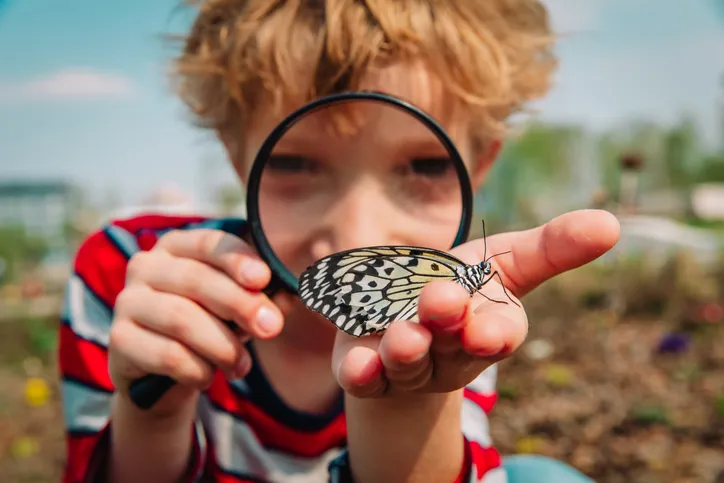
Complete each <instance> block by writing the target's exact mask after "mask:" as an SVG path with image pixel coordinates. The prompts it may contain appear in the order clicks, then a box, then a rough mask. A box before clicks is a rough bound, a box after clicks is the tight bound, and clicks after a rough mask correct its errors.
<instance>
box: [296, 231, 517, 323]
mask: <svg viewBox="0 0 724 483" xmlns="http://www.w3.org/2000/svg"><path fill="white" fill-rule="evenodd" d="M483 243H484V250H483V260H482V261H481V262H480V263H477V264H473V265H468V264H466V263H465V262H463V261H462V260H459V259H458V258H456V257H454V256H452V255H450V254H448V253H445V252H442V251H439V250H435V249H432V248H423V247H414V246H373V247H364V248H355V249H352V250H345V251H341V252H337V253H333V254H332V255H328V256H326V257H324V258H321V259H320V260H318V261H316V262H315V263H314V264H312V265H310V266H309V267H307V269H306V270H305V271H304V272H303V273H302V275H301V276H300V278H299V296H300V298H301V300H302V302H303V303H304V305H306V306H307V308H309V309H311V310H313V311H315V312H318V313H320V314H322V315H323V316H324V317H326V318H327V319H329V320H330V321H331V322H332V323H334V325H336V326H337V327H338V328H339V329H341V330H343V331H344V332H346V333H348V334H350V335H352V336H355V337H362V336H366V335H370V334H375V333H381V332H384V331H385V330H387V328H388V327H389V325H390V324H391V323H392V322H393V321H395V320H415V318H416V317H417V305H418V301H419V295H420V292H422V289H423V288H424V287H425V285H426V284H427V283H429V282H431V281H433V280H452V281H453V282H457V283H458V284H460V285H461V286H462V287H463V288H465V289H466V290H467V291H468V293H469V294H470V296H471V297H472V296H473V295H474V294H476V293H480V294H481V295H482V296H483V297H485V298H487V299H488V300H490V301H492V302H496V303H507V302H505V301H499V300H493V299H491V298H490V297H488V296H487V295H485V294H483V293H482V292H481V289H482V288H483V287H484V286H485V285H486V284H487V283H488V282H490V281H491V280H493V278H496V277H497V279H498V281H499V282H500V285H501V286H502V287H503V292H504V293H505V295H506V296H507V297H508V298H509V299H510V301H511V302H513V303H514V304H515V305H517V306H519V307H520V305H519V304H518V303H517V302H515V300H513V299H512V298H511V297H510V295H508V292H507V290H505V285H504V284H503V280H502V278H501V277H500V274H499V273H498V272H497V271H493V267H492V264H491V263H490V260H491V259H492V258H493V257H497V256H499V255H504V254H506V253H510V251H507V252H501V253H496V254H495V255H492V256H490V257H489V258H486V256H487V242H486V240H485V221H483Z"/></svg>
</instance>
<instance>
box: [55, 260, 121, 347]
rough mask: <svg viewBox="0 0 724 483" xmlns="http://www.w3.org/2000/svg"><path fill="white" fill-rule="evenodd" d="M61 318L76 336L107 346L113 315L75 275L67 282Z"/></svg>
mask: <svg viewBox="0 0 724 483" xmlns="http://www.w3.org/2000/svg"><path fill="white" fill-rule="evenodd" d="M63 318H64V319H66V320H68V321H69V322H70V327H71V329H72V330H73V332H75V333H76V334H78V336H80V337H82V338H83V339H86V340H90V341H93V342H96V343H98V344H100V345H102V346H103V347H107V346H108V338H109V332H110V328H111V322H112V321H113V315H112V313H111V311H110V310H108V307H107V306H106V305H105V304H104V303H103V302H102V301H100V300H98V298H97V297H96V296H95V295H94V294H93V292H91V291H90V290H89V289H88V287H87V286H86V284H85V283H83V280H81V279H80V278H79V277H78V276H77V275H76V274H71V276H70V279H69V280H68V284H67V287H66V294H65V304H64V308H63Z"/></svg>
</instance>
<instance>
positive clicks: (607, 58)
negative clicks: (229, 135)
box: [0, 0, 724, 202]
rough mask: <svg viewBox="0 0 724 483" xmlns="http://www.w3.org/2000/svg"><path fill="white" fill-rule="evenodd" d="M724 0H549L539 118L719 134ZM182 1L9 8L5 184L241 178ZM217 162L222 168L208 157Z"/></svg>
mask: <svg viewBox="0 0 724 483" xmlns="http://www.w3.org/2000/svg"><path fill="white" fill-rule="evenodd" d="M719 1H722V0H687V1H682V0H546V4H547V5H548V7H549V9H550V13H551V16H552V21H553V25H554V28H555V29H556V31H557V32H559V33H561V34H563V37H562V40H561V42H560V44H559V48H558V55H559V58H560V68H559V71H558V74H557V77H556V84H555V86H554V88H553V91H552V92H551V93H550V94H549V96H548V97H547V98H546V99H545V100H543V101H542V102H539V103H538V104H537V105H536V106H535V107H536V108H537V109H538V110H539V111H540V117H542V118H543V119H547V120H552V121H557V122H577V123H582V124H584V125H585V126H587V127H588V128H590V129H595V130H601V129H608V128H611V127H613V126H615V125H617V123H621V122H623V121H626V120H630V119H633V118H644V119H650V120H654V121H658V122H662V123H669V122H675V121H676V119H678V118H679V116H680V115H682V114H683V113H687V114H690V115H693V116H694V117H695V119H696V120H697V122H698V123H699V124H700V126H701V128H702V130H703V132H704V134H705V135H706V139H707V140H708V141H709V142H711V143H714V142H715V140H717V139H720V136H721V132H722V126H724V122H723V121H722V120H721V119H720V118H719V112H718V111H719V109H720V107H719V106H720V105H721V102H722V100H723V99H722V93H723V92H724V91H723V90H722V88H721V85H722V78H723V76H724V8H720V6H718V5H717V4H716V3H715V2H719ZM179 3H180V0H153V1H148V0H125V1H123V2H98V1H95V0H65V1H63V2H58V1H57V0H0V181H1V180H11V179H64V180H68V181H71V182H74V183H78V184H80V185H82V186H83V187H84V188H86V189H88V190H89V193H90V194H91V195H92V196H93V197H94V198H95V199H103V198H104V197H110V196H111V195H113V196H119V197H120V198H121V199H122V200H124V201H126V202H134V201H137V200H138V199H140V198H141V197H143V196H144V195H145V194H147V193H148V192H149V191H151V190H152V189H154V188H155V187H156V186H158V185H161V184H165V183H171V184H174V185H177V186H178V187H180V188H181V189H183V190H187V191H188V192H190V193H191V194H192V195H193V196H194V197H195V198H196V199H199V198H201V197H202V194H201V193H202V192H203V188H204V187H205V186H209V184H210V183H212V182H215V181H214V180H217V181H218V180H219V179H226V178H227V177H228V180H229V182H232V181H233V175H232V174H231V171H230V170H229V169H228V168H227V167H225V165H224V160H225V158H224V155H223V153H222V151H221V149H220V147H219V146H218V143H217V142H216V141H215V139H214V138H213V137H212V136H211V135H210V134H209V133H207V132H204V131H201V130H199V129H196V128H194V127H193V126H192V125H191V124H190V122H189V118H188V117H187V115H186V113H185V111H184V109H183V107H182V106H181V105H180V103H179V102H178V101H177V100H176V99H175V98H174V97H173V96H172V95H171V93H170V90H169V89H168V85H167V81H166V78H165V77H164V63H165V62H166V60H167V59H168V58H169V57H170V55H171V54H172V53H173V50H172V49H171V48H170V47H169V46H168V45H167V44H165V43H164V41H163V39H162V35H163V34H165V33H175V32H179V31H183V29H184V28H185V27H187V26H188V24H189V22H190V19H191V15H192V13H193V11H190V10H181V11H180V12H177V13H176V14H173V15H172V13H173V11H174V8H176V7H177V6H178V4H179ZM209 161H214V162H212V163H209Z"/></svg>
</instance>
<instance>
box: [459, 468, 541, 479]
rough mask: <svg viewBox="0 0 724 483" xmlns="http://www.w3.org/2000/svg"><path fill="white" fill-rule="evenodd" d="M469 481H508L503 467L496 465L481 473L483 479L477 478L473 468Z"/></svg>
mask: <svg viewBox="0 0 724 483" xmlns="http://www.w3.org/2000/svg"><path fill="white" fill-rule="evenodd" d="M470 483H508V474H507V473H506V472H505V468H503V467H498V468H494V469H492V470H488V471H487V472H486V473H485V474H484V475H483V479H482V480H478V478H477V475H476V474H475V470H474V469H473V474H472V475H470ZM551 483H553V482H551Z"/></svg>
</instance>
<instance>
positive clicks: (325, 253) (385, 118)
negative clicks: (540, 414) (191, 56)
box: [130, 92, 493, 407]
mask: <svg viewBox="0 0 724 483" xmlns="http://www.w3.org/2000/svg"><path fill="white" fill-rule="evenodd" d="M248 180H249V181H248V186H247V193H248V195H247V213H248V223H249V228H250V235H251V238H252V242H253V245H254V246H255V248H256V249H257V250H258V252H259V254H260V255H261V257H262V258H263V259H264V261H265V262H266V263H267V264H268V265H269V266H270V268H271V269H272V272H273V273H274V280H273V282H272V284H271V285H270V287H268V288H267V290H266V291H265V292H266V293H268V294H271V293H273V292H274V291H275V290H278V289H283V290H286V291H287V292H290V293H292V294H297V293H299V289H300V285H299V284H300V282H299V277H300V276H302V282H301V283H302V285H301V299H302V301H303V302H304V303H305V304H306V305H307V306H308V307H309V308H311V309H313V310H315V311H318V312H320V313H322V314H323V315H325V316H326V317H327V318H329V319H330V320H332V321H333V322H334V323H335V324H336V325H337V326H338V327H339V328H340V329H342V330H345V331H346V332H348V333H351V334H353V335H357V336H359V335H363V334H367V333H373V332H378V331H381V330H384V329H385V328H386V327H387V325H388V324H389V323H390V322H391V321H392V320H393V319H400V318H414V314H415V307H416V300H417V295H419V292H420V291H421V289H422V287H423V286H424V285H425V283H427V282H428V281H430V280H433V279H435V278H436V277H438V276H439V277H440V278H445V277H447V278H448V279H451V280H457V281H459V282H460V283H461V284H463V286H464V287H466V288H469V290H472V291H471V294H472V293H475V292H477V291H478V289H480V288H481V287H482V286H483V285H484V284H485V283H487V282H488V281H489V280H491V279H492V278H491V277H493V272H491V271H490V265H489V263H488V261H487V260H485V261H484V262H483V263H482V264H480V265H477V266H465V265H464V264H462V262H459V261H458V260H457V259H454V258H452V257H450V256H449V255H447V254H445V253H444V251H445V250H448V249H450V248H452V247H455V246H457V245H459V244H460V243H462V242H464V241H465V240H466V238H467V235H468V230H469V227H470V219H471V215H472V193H471V188H470V181H469V178H468V172H467V168H466V166H465V164H464V162H463V160H462V158H461V156H460V154H459V153H458V152H457V150H456V148H455V146H454V144H453V142H452V141H451V140H450V138H449V137H448V135H447V134H446V133H445V131H444V130H443V129H442V128H441V127H440V126H439V125H438V123H437V122H435V121H434V120H433V119H432V118H431V117H430V116H428V115H427V114H426V113H424V112H423V111H421V110H419V109H418V108H416V107H415V106H412V105H410V104H408V103H405V102H404V101H401V100H399V99H396V98H394V97H390V96H387V95H384V94H379V93H374V92H352V93H343V94H336V95H333V96H329V97H325V98H322V99H319V100H317V101H314V102H312V103H310V104H308V105H306V106H304V107H302V108H301V109H299V110H298V111H296V112H294V113H293V114H292V115H290V116H289V117H287V118H286V119H285V120H283V121H282V122H281V123H280V124H279V125H278V126H277V127H276V128H275V129H274V130H273V131H272V133H271V134H270V135H269V136H268V138H267V139H266V141H265V143H264V144H263V145H262V146H261V148H260V149H259V151H258V153H257V156H256V158H255V161H254V163H253V165H252V167H251V171H250V172H249V177H248ZM380 245H384V246H390V245H394V246H395V247H410V246H413V247H415V248H402V249H400V248H394V249H390V248H386V249H380V248H377V249H375V252H374V254H373V255H370V249H369V248H367V252H364V253H367V255H364V256H357V255H359V254H360V252H355V251H354V250H359V249H365V248H366V247H371V246H378V247H379V246H380ZM385 250H387V252H386V251H385ZM400 250H402V251H400ZM415 250H419V251H415ZM340 252H344V255H345V256H342V255H341V254H340ZM332 254H335V255H332ZM330 255H332V258H325V257H329V256H330ZM320 259H321V261H320ZM315 261H318V262H317V263H316V264H315ZM310 264H311V268H310V269H309V270H307V271H306V272H305V269H307V268H308V267H310ZM345 270H347V272H344V271H345ZM343 272H344V273H343ZM304 312H306V313H302V312H297V313H294V314H291V316H294V317H296V318H299V319H304V318H305V316H306V317H308V316H309V315H311V314H310V313H309V312H308V311H306V309H305V311H304ZM340 315H344V318H341V317H340ZM288 317H289V316H288ZM305 323H306V322H305ZM310 323H311V322H310ZM173 384H174V381H173V380H172V379H170V378H168V377H164V376H157V375H149V376H146V377H144V378H141V379H139V380H138V381H136V382H135V383H134V384H132V386H131V390H130V392H131V397H132V399H133V400H134V401H135V402H136V403H137V404H138V405H139V406H141V407H150V406H152V405H153V404H154V403H155V402H156V401H157V400H158V399H159V398H160V397H161V396H162V395H163V393H164V392H165V391H166V390H167V389H168V388H169V387H171V385H173Z"/></svg>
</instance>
